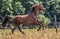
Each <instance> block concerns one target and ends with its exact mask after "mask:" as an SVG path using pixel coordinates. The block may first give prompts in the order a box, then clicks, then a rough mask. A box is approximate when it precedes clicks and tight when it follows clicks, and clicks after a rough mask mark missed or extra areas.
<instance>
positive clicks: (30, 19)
mask: <svg viewBox="0 0 60 39" xmlns="http://www.w3.org/2000/svg"><path fill="white" fill-rule="evenodd" d="M40 10H43V11H45V8H44V7H43V6H42V5H41V4H35V5H32V7H31V12H28V14H26V15H17V16H15V17H14V18H12V17H9V16H6V17H5V20H4V21H3V23H2V26H3V27H4V26H6V23H7V22H8V20H10V19H13V20H12V22H13V25H14V28H13V29H12V33H13V32H14V30H15V29H16V28H18V29H19V31H20V32H21V33H23V34H25V33H24V32H23V31H22V30H21V28H20V24H37V25H40V27H41V26H43V22H40V21H39V20H38V17H37V15H38V14H39V11H40ZM40 27H39V29H38V31H39V30H40Z"/></svg>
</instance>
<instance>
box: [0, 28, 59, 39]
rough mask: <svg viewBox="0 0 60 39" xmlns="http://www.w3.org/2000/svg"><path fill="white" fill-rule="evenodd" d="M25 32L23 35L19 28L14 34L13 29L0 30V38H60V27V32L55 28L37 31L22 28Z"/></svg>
mask: <svg viewBox="0 0 60 39" xmlns="http://www.w3.org/2000/svg"><path fill="white" fill-rule="evenodd" d="M22 30H23V31H24V33H25V35H23V34H22V33H21V32H19V30H18V29H16V30H15V32H14V34H12V33H11V29H5V30H0V39H60V29H59V28H58V34H57V33H56V32H55V29H54V28H52V29H46V30H44V31H43V30H40V31H37V29H22Z"/></svg>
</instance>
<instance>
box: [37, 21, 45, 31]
mask: <svg viewBox="0 0 60 39" xmlns="http://www.w3.org/2000/svg"><path fill="white" fill-rule="evenodd" d="M38 24H39V25H40V26H39V29H38V30H37V31H39V30H40V29H41V27H42V29H43V30H44V22H42V21H38Z"/></svg>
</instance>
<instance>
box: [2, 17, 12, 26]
mask: <svg viewBox="0 0 60 39" xmlns="http://www.w3.org/2000/svg"><path fill="white" fill-rule="evenodd" d="M10 19H12V17H9V16H6V17H5V19H4V21H3V23H2V27H5V26H6V24H7V22H8V21H9V20H10Z"/></svg>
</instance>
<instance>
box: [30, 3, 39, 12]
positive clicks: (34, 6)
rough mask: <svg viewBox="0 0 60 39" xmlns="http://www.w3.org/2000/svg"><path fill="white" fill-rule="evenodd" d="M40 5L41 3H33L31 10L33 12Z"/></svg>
mask: <svg viewBox="0 0 60 39" xmlns="http://www.w3.org/2000/svg"><path fill="white" fill-rule="evenodd" d="M38 5H39V4H35V5H32V7H31V12H33V11H34V10H35V8H36V7H37V6H38Z"/></svg>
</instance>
